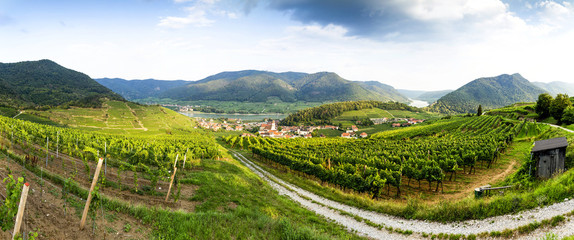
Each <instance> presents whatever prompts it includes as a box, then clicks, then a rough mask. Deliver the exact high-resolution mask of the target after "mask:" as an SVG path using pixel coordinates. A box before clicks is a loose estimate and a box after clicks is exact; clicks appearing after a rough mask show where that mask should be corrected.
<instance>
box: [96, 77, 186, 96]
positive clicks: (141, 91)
mask: <svg viewBox="0 0 574 240" xmlns="http://www.w3.org/2000/svg"><path fill="white" fill-rule="evenodd" d="M94 80H96V82H98V83H100V84H102V85H104V86H105V87H107V88H109V89H111V90H112V91H114V92H115V93H118V94H120V95H122V97H124V98H126V99H128V100H133V99H142V98H148V97H158V96H159V95H160V94H161V93H163V92H165V91H166V90H168V89H171V88H174V87H179V86H183V85H186V84H188V83H189V81H183V80H176V81H164V80H155V79H145V80H129V81H128V80H125V79H121V78H99V79H94Z"/></svg>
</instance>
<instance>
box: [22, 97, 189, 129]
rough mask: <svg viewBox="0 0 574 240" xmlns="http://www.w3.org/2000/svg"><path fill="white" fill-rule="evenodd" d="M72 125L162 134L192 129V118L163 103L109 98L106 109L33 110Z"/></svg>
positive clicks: (104, 107)
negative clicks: (121, 100)
mask: <svg viewBox="0 0 574 240" xmlns="http://www.w3.org/2000/svg"><path fill="white" fill-rule="evenodd" d="M31 113H33V114H37V115H40V116H43V117H46V118H49V119H50V120H52V121H54V122H56V123H59V124H62V125H68V126H70V127H75V128H80V129H85V130H97V131H104V132H107V133H117V134H160V133H166V131H173V130H174V129H190V128H191V127H192V124H193V122H192V120H191V119H190V118H188V117H185V116H183V115H181V114H178V113H176V112H174V111H172V110H169V109H166V108H163V107H160V106H145V105H137V104H134V103H129V102H120V101H108V102H106V103H104V105H103V107H102V108H70V109H50V110H47V111H31Z"/></svg>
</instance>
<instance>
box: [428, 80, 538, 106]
mask: <svg viewBox="0 0 574 240" xmlns="http://www.w3.org/2000/svg"><path fill="white" fill-rule="evenodd" d="M544 92H546V91H545V90H543V89H541V88H539V87H537V86H535V85H534V84H532V83H530V82H529V81H528V80H526V79H525V78H523V77H522V76H520V74H518V73H516V74H513V75H508V74H503V75H500V76H497V77H487V78H479V79H476V80H474V81H472V82H470V83H467V84H466V85H464V86H462V87H460V88H459V89H457V90H455V91H453V92H451V93H449V94H447V95H445V96H443V97H441V98H440V99H439V100H437V102H436V103H435V104H433V105H432V106H430V107H429V109H430V110H432V111H438V112H443V113H453V112H455V113H467V112H476V110H477V108H478V105H482V107H483V108H486V109H493V108H500V107H503V106H507V105H510V104H513V103H516V102H534V101H536V100H537V99H538V95H539V94H541V93H544Z"/></svg>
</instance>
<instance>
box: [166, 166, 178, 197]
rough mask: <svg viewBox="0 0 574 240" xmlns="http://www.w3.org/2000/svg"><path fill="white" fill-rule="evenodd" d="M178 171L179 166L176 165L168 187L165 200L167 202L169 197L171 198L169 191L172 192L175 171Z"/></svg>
mask: <svg viewBox="0 0 574 240" xmlns="http://www.w3.org/2000/svg"><path fill="white" fill-rule="evenodd" d="M176 171H177V168H176V167H174V168H173V174H172V175H171V181H170V182H169V188H168V189H167V195H165V201H166V202H167V199H168V198H169V193H170V192H171V186H172V185H173V179H174V178H175V172H176Z"/></svg>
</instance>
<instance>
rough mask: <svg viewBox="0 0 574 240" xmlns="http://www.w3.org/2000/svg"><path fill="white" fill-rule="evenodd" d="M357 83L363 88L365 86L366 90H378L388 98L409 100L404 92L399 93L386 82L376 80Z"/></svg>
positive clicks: (401, 100) (400, 100)
mask: <svg viewBox="0 0 574 240" xmlns="http://www.w3.org/2000/svg"><path fill="white" fill-rule="evenodd" d="M359 84H361V86H363V87H364V88H366V89H368V90H371V91H374V92H378V93H381V94H385V95H387V96H388V97H389V98H390V99H392V100H394V101H397V102H408V100H409V99H408V97H405V95H404V94H401V93H400V92H399V91H398V90H397V89H395V88H394V87H392V86H390V85H387V84H383V83H381V82H378V81H366V82H359Z"/></svg>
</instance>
